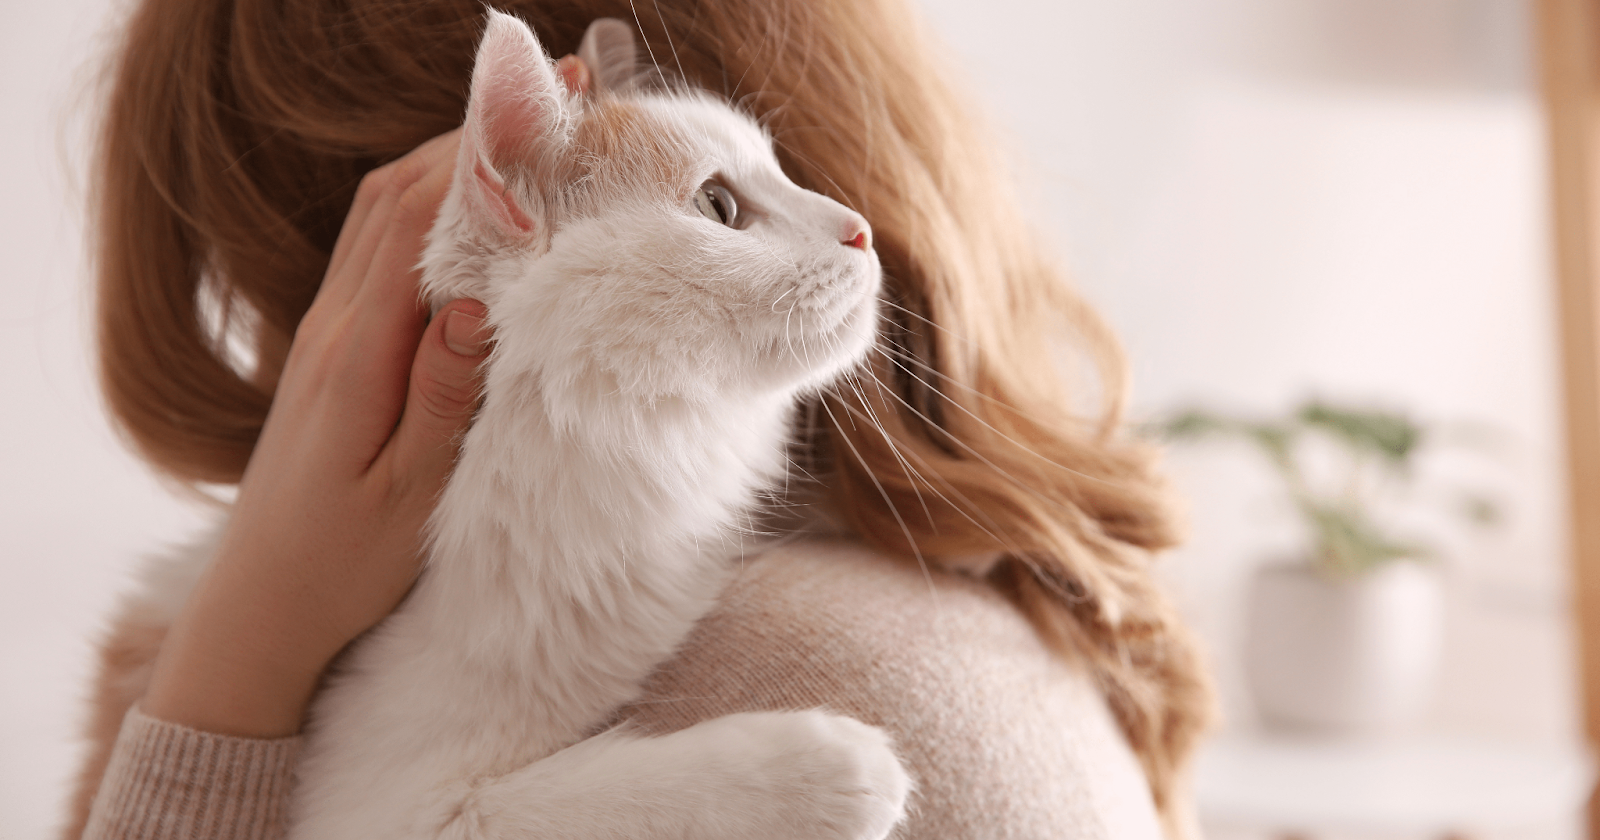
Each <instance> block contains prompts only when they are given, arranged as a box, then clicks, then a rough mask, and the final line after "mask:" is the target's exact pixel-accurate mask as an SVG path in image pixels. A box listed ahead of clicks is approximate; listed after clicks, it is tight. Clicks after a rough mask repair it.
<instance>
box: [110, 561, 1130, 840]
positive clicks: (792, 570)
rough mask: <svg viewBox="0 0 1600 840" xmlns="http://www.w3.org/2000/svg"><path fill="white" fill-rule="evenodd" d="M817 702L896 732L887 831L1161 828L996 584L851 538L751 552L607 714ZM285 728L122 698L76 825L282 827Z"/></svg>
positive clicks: (1077, 836)
mask: <svg viewBox="0 0 1600 840" xmlns="http://www.w3.org/2000/svg"><path fill="white" fill-rule="evenodd" d="M810 708H825V709H828V710H831V711H834V712H838V713H840V714H846V715H850V716H852V717H855V718H857V719H859V720H862V721H865V722H867V723H870V724H873V725H876V726H881V727H883V728H884V729H886V730H887V731H888V732H889V733H890V734H891V736H892V737H893V739H894V742H895V749H896V751H897V753H898V754H899V756H900V758H901V760H902V762H903V763H904V764H905V766H906V768H907V770H908V772H909V773H910V774H911V776H912V778H913V779H914V780H915V782H916V784H917V790H916V793H915V794H914V796H913V798H912V801H911V806H910V807H911V810H910V814H909V817H908V819H907V821H906V823H905V824H904V825H903V826H902V827H901V829H900V830H899V831H898V832H897V833H896V835H895V837H896V838H898V839H899V840H1045V838H1050V839H1051V840H1107V839H1108V838H1116V840H1159V838H1160V836H1161V829H1160V826H1159V822H1158V821H1157V817H1156V812H1155V807H1154V805H1153V803H1152V802H1151V798H1150V792H1149V788H1148V787H1147V786H1146V784H1145V780H1144V776H1143V773H1142V771H1141V770H1140V767H1139V764H1138V761H1137V760H1136V759H1135V758H1134V756H1133V753H1132V751H1131V750H1130V749H1129V748H1128V745H1127V743H1126V741H1125V740H1124V739H1123V737H1122V734H1121V730H1120V729H1118V727H1117V725H1116V723H1115V721H1114V720H1113V719H1112V717H1111V714H1110V712H1109V711H1108V710H1107V708H1106V705H1105V700H1104V698H1103V697H1102V696H1101V695H1100V693H1099V691H1098V690H1097V689H1096V687H1095V686H1094V684H1093V682H1092V681H1091V680H1090V679H1089V678H1088V677H1087V676H1086V675H1085V673H1084V672H1083V671H1082V670H1081V669H1079V668H1077V667H1075V666H1074V664H1073V663H1071V662H1068V661H1064V660H1063V659H1062V658H1061V657H1060V656H1059V655H1057V654H1055V653H1053V652H1052V651H1050V650H1049V649H1048V648H1047V647H1045V645H1044V644H1043V643H1042V642H1041V641H1040V639H1039V637H1038V635H1037V634H1036V633H1035V632H1034V629H1033V627H1032V626H1031V625H1030V624H1029V623H1028V622H1027V620H1026V619H1024V618H1023V617H1022V615H1021V614H1020V613H1019V612H1018V611H1017V610H1016V609H1015V608H1014V607H1013V606H1012V605H1011V604H1010V603H1009V602H1008V601H1006V599H1005V598H1004V597H1002V596H1001V595H999V594H998V593H996V592H995V591H994V590H993V589H992V588H991V587H989V586H987V585H985V584H983V583H981V582H979V581H976V580H972V579H970V578H966V577H962V576H959V575H953V574H948V573H941V572H937V571H925V570H923V569H922V568H920V567H918V566H917V565H916V564H915V563H911V562H903V563H902V562H898V561H895V560H891V559H888V558H885V557H884V556H883V555H880V554H876V553H874V552H872V551H870V550H868V549H865V548H862V547H861V546H859V545H856V544H853V543H849V542H843V541H837V542H829V541H806V542H801V543H794V544H790V545H787V546H783V547H779V548H775V549H772V550H769V551H767V552H764V553H763V554H762V555H761V556H760V557H759V558H758V559H755V560H752V561H750V562H748V563H747V564H746V565H745V567H744V568H742V569H741V570H740V572H739V574H738V575H737V577H736V578H735V579H734V581H733V583H732V584H731V585H730V587H729V588H728V590H727V592H726V593H725V595H724V597H723V598H722V601H721V603H720V606H719V607H718V608H717V609H716V610H715V611H714V612H713V613H712V614H711V615H709V616H707V617H706V618H705V619H704V620H703V621H701V622H700V624H699V625H698V626H697V627H696V629H695V631H694V633H693V634H691V636H690V638H689V639H688V640H687V641H686V643H685V644H684V646H683V648H682V649H681V650H680V652H679V654H678V655H677V656H676V657H675V658H674V659H673V660H672V661H671V662H669V663H668V664H666V665H665V666H663V667H662V668H661V669H660V670H659V671H658V672H657V673H656V674H654V675H653V676H652V677H651V678H650V679H649V680H648V681H647V683H646V685H645V686H644V692H643V694H642V696H641V698H640V700H639V701H638V702H637V703H634V704H633V705H632V706H630V707H629V708H627V709H624V710H622V712H621V713H620V714H619V715H618V717H617V721H618V722H626V724H627V725H629V726H632V727H634V728H635V729H636V730H638V731H639V732H641V733H644V734H661V733H666V732H671V731H675V730H678V729H682V728H684V727H687V726H691V725H693V724H695V723H696V722H699V721H702V720H706V719H709V718H713V717H717V716H720V715H724V714H729V713H732V712H740V711H762V710H767V711H772V710H786V709H810ZM298 746H299V744H298V741H297V740H296V739H285V740H281V741H252V740H248V739H241V738H228V737H223V736H219V735H211V734H206V733H200V732H195V731H193V730H188V729H185V728H183V727H181V726H176V725H173V724H167V723H162V722H159V721H155V720H152V719H150V718H147V717H145V716H143V715H141V714H139V713H138V711H137V710H134V711H132V712H130V714H129V715H128V717H127V719H126V721H125V722H124V724H123V729H122V731H121V734H120V736H119V738H118V741H117V744H116V748H115V752H114V754H113V757H112V760H111V764H110V767H109V768H108V770H107V773H106V776H105V779H104V781H103V783H102V785H101V788H100V793H99V795H98V797H97V798H96V800H95V804H94V810H93V812H92V813H93V815H92V818H91V822H90V825H89V828H88V830H87V831H86V832H85V833H84V835H83V836H84V838H86V840H109V839H110V838H119V840H121V838H127V840H147V838H148V839H149V840H154V838H168V840H198V838H202V837H204V838H225V839H226V840H236V839H237V840H244V839H245V838H252V840H253V838H263V840H265V838H277V837H281V836H282V833H283V830H284V827H283V809H284V808H285V802H286V799H287V797H288V791H289V782H290V776H291V774H292V765H293V762H294V758H295V754H296V751H297V749H298ZM641 840H643V839H642V838H641Z"/></svg>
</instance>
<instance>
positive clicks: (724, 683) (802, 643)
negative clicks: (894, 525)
mask: <svg viewBox="0 0 1600 840" xmlns="http://www.w3.org/2000/svg"><path fill="white" fill-rule="evenodd" d="M817 707H825V708H827V709H829V710H830V711H834V712H837V713H841V714H845V715H849V716H851V717H854V718H857V719H859V720H861V721H863V722H866V723H869V724H873V725H877V726H882V727H884V728H885V729H887V730H888V731H889V732H890V733H891V735H892V736H893V738H894V740H895V743H896V749H897V752H898V753H899V755H900V757H901V760H902V761H903V762H904V763H905V765H906V766H907V768H908V769H909V770H910V772H911V775H912V777H913V778H914V779H915V780H916V782H917V785H918V791H917V793H916V795H915V796H914V798H913V800H912V806H911V809H910V810H911V816H910V818H909V820H908V823H907V824H906V826H905V827H904V828H903V829H902V830H901V833H900V834H897V835H896V836H898V837H904V838H943V839H944V840H958V839H959V838H1002V837H1019V838H1020V837H1029V838H1038V837H1054V838H1100V837H1115V838H1158V837H1160V836H1161V829H1160V827H1159V822H1158V819H1157V816H1156V811H1155V807H1154V805H1153V803H1152V801H1151V798H1150V793H1149V789H1148V787H1147V785H1146V783H1145V780H1144V776H1143V774H1142V772H1141V771H1140V768H1139V764H1138V761H1137V759H1136V758H1135V757H1134V755H1133V753H1132V751H1131V750H1130V749H1129V747H1128V745H1127V743H1126V741H1125V740H1124V739H1123V737H1122V734H1121V732H1120V730H1119V729H1118V727H1117V725H1116V723H1115V721H1114V719H1113V718H1112V716H1111V714H1110V712H1109V711H1108V709H1107V707H1106V704H1105V700H1104V698H1103V697H1102V696H1101V694H1100V692H1099V691H1098V690H1097V689H1096V688H1095V686H1094V684H1093V682H1092V680H1091V678H1090V677H1089V676H1088V675H1087V673H1086V672H1085V671H1083V670H1082V669H1080V668H1078V667H1075V666H1074V665H1073V664H1072V663H1070V662H1067V661H1064V660H1063V659H1062V658H1061V657H1059V656H1057V655H1055V654H1054V653H1052V652H1051V651H1050V650H1049V649H1048V648H1047V647H1046V646H1045V644H1044V643H1043V641H1042V640H1040V638H1039V637H1038V635H1037V634H1036V633H1035V632H1034V630H1033V628H1032V626H1031V625H1030V624H1029V623H1028V621H1027V620H1026V619H1025V618H1024V617H1023V616H1022V615H1021V614H1020V613H1019V612H1018V611H1017V610H1016V609H1015V608H1014V607H1013V606H1012V605H1011V604H1010V602H1008V601H1007V600H1006V599H1005V598H1004V597H1002V596H1001V595H1000V594H999V593H997V592H995V591H994V590H993V589H992V588H991V587H989V586H987V585H985V584H983V583H981V582H978V581H975V580H972V579H968V578H964V577H960V576H957V575H952V574H948V573H941V572H938V571H933V572H930V573H924V572H923V571H922V570H920V569H919V568H917V567H916V566H915V565H914V564H911V563H902V562H899V561H896V560H893V559H890V558H887V557H884V556H883V555H880V554H877V553H875V552H873V551H871V550H869V549H866V548H864V547H861V546H859V545H857V544H854V543H850V542H844V541H834V540H829V541H806V542H797V543H792V544H789V545H785V546H782V547H780V548H776V549H773V550H770V551H768V552H766V553H765V554H763V555H761V556H760V557H759V558H757V559H754V560H752V561H750V562H749V563H748V564H747V565H746V566H745V567H744V568H743V569H742V570H741V573H740V574H739V576H738V578H737V579H736V580H735V582H734V583H733V584H732V585H731V586H730V587H729V589H728V590H727V592H726V594H725V597H724V599H723V602H722V605H721V606H720V607H719V608H718V609H717V610H716V611H715V612H713V613H712V614H711V615H710V616H709V617H707V618H706V619H705V620H703V621H702V622H701V624H700V625H699V627H698V628H697V629H696V631H695V632H694V633H693V634H692V635H691V637H690V638H689V640H688V642H687V643H686V644H685V646H684V647H683V648H682V650H681V651H680V652H679V654H678V655H677V657H676V658H675V659H674V660H673V661H672V662H671V663H670V664H668V665H667V666H665V667H664V668H663V669H662V670H660V671H658V672H657V673H656V674H655V675H654V676H653V677H652V678H651V680H650V681H649V682H648V683H647V685H646V690H645V695H644V697H643V699H641V701H640V702H639V703H637V704H635V705H634V706H632V707H631V708H630V709H629V710H628V711H627V713H626V717H627V718H628V719H629V720H631V721H632V722H634V723H635V724H637V725H639V726H642V727H644V728H645V729H646V730H648V731H654V732H664V731H671V730H676V729H680V728H683V727H685V726H688V725H691V724H693V723H695V722H698V721H701V720H705V719H708V718H712V717H716V716H718V715H723V714H728V713H732V712H737V711H745V710H778V709H804V708H817Z"/></svg>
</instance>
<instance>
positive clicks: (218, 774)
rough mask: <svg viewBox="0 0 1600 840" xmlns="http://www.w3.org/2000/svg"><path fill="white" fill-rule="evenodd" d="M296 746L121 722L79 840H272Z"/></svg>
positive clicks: (135, 714) (133, 718) (136, 720)
mask: <svg viewBox="0 0 1600 840" xmlns="http://www.w3.org/2000/svg"><path fill="white" fill-rule="evenodd" d="M299 751H300V739H299V738H298V737H294V738H279V739H274V740H258V739H253V738H235V737H230V736H226V735H217V734H214V733H210V732H201V731H198V730H194V729H190V728H188V727H185V726H181V725H179V724H175V723H168V722H166V721H162V720H157V719H155V718H152V717H149V716H147V715H145V714H143V713H141V712H140V711H139V709H138V707H137V706H135V707H134V708H133V709H131V710H129V712H128V715H127V717H125V718H124V719H123V722H122V729H121V731H120V732H119V733H118V735H117V742H116V746H115V747H114V748H113V750H112V754H111V762H110V764H109V766H108V767H107V768H106V773H105V777H104V779H103V780H102V781H101V783H100V790H99V793H98V794H96V796H95V799H94V805H93V806H92V809H91V810H90V814H89V824H88V828H87V829H86V830H85V831H84V833H83V840H113V838H114V839H115V840H202V838H204V840H277V838H281V837H282V836H283V834H284V831H285V813H284V812H285V807H286V805H287V803H288V799H289V790H290V786H291V784H292V782H293V778H294V767H295V762H296V759H297V758H298V755H299Z"/></svg>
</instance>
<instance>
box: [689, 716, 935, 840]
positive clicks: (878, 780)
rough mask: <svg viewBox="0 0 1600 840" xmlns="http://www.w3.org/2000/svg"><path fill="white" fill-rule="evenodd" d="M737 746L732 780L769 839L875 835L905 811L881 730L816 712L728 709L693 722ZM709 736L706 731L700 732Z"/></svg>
mask: <svg viewBox="0 0 1600 840" xmlns="http://www.w3.org/2000/svg"><path fill="white" fill-rule="evenodd" d="M701 726H705V727H708V728H712V729H715V730H719V731H718V732H716V733H715V734H717V735H719V736H722V737H726V738H728V739H729V741H728V742H727V743H732V744H738V745H739V748H738V749H739V752H741V753H743V758H744V763H747V767H748V770H749V771H750V772H748V773H747V774H745V776H744V779H742V780H741V781H740V782H739V783H737V784H738V786H739V787H741V788H744V789H745V790H746V791H747V792H748V793H749V794H750V795H751V796H752V803H753V807H754V808H755V809H756V810H757V811H766V812H767V813H766V816H767V817H768V819H767V820H763V822H765V823H767V824H766V825H764V826H762V830H763V832H764V833H765V835H766V836H767V837H769V838H783V839H784V840H788V838H794V840H800V838H807V840H811V839H812V838H816V839H817V840H822V839H823V838H825V839H826V840H882V838H885V837H887V836H889V832H890V831H892V830H894V827H895V826H896V825H897V824H898V823H899V822H900V820H901V819H903V818H904V816H905V809H906V798H907V797H908V796H909V795H910V794H911V790H912V781H911V777H910V776H908V775H907V774H906V771H905V768H903V767H902V766H901V765H900V760H899V759H898V758H897V757H895V754H894V750H893V748H892V747H891V745H890V742H889V736H888V734H887V733H885V732H884V731H883V730H882V729H879V728H877V727H875V726H868V725H867V724H864V723H861V722H860V721H857V720H854V719H852V718H848V717H843V716H841V715H834V714H828V713H826V712H820V711H806V712H768V713H748V714H738V715H729V716H728V717H724V718H719V719H716V720H712V721H707V722H706V723H705V724H701ZM708 734H709V733H708Z"/></svg>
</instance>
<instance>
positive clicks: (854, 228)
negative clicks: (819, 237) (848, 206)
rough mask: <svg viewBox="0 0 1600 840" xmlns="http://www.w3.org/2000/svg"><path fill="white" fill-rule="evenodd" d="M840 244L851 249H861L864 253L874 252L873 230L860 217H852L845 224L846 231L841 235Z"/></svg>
mask: <svg viewBox="0 0 1600 840" xmlns="http://www.w3.org/2000/svg"><path fill="white" fill-rule="evenodd" d="M839 244H841V245H848V246H850V247H851V248H860V249H861V250H863V251H870V250H872V228H871V226H869V225H868V224H867V220H866V219H863V218H861V217H860V216H851V217H850V220H849V221H847V222H845V223H844V231H843V232H842V233H841V234H840V235H839Z"/></svg>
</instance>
